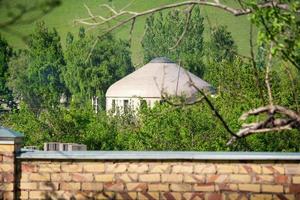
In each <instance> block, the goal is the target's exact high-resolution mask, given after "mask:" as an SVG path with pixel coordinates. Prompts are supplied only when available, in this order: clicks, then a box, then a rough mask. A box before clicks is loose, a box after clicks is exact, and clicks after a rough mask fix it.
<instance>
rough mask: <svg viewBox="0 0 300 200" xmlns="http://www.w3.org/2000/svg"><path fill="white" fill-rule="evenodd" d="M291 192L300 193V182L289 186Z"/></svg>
mask: <svg viewBox="0 0 300 200" xmlns="http://www.w3.org/2000/svg"><path fill="white" fill-rule="evenodd" d="M289 193H300V184H292V185H290V186H289Z"/></svg>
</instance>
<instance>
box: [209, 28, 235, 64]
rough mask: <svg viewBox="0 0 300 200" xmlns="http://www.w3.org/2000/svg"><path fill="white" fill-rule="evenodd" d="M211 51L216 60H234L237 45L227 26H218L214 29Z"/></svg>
mask: <svg viewBox="0 0 300 200" xmlns="http://www.w3.org/2000/svg"><path fill="white" fill-rule="evenodd" d="M210 47H211V48H210V53H211V54H212V57H213V58H214V59H215V61H217V62H220V61H222V60H227V61H233V59H234V57H235V54H236V52H237V46H236V44H235V42H234V40H233V37H232V35H231V33H230V32H229V31H228V30H227V28H226V26H217V27H216V28H214V29H213V30H212V35H211V42H210Z"/></svg>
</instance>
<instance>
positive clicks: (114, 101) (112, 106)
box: [111, 99, 116, 113]
mask: <svg viewBox="0 0 300 200" xmlns="http://www.w3.org/2000/svg"><path fill="white" fill-rule="evenodd" d="M111 112H112V113H115V112H116V100H114V99H113V100H112V101H111Z"/></svg>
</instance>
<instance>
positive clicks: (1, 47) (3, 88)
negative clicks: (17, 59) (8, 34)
mask: <svg viewBox="0 0 300 200" xmlns="http://www.w3.org/2000/svg"><path fill="white" fill-rule="evenodd" d="M11 56H12V49H11V47H10V46H9V45H8V43H7V42H6V40H5V39H4V38H2V36H1V35H0V100H1V99H3V100H4V101H9V100H12V95H11V91H10V90H9V89H8V87H7V79H8V77H9V73H8V63H9V60H10V57H11Z"/></svg>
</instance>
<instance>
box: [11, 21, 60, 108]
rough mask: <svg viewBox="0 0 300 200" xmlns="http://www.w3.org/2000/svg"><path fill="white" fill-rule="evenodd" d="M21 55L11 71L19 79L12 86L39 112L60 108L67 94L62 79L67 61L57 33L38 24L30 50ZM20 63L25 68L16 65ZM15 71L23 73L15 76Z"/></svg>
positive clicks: (42, 24) (30, 43) (31, 37)
mask: <svg viewBox="0 0 300 200" xmlns="http://www.w3.org/2000/svg"><path fill="white" fill-rule="evenodd" d="M18 56H20V58H19V59H18V58H17V59H16V60H14V61H13V63H12V64H11V67H12V70H10V71H11V72H12V73H13V74H12V77H15V78H16V79H15V80H12V79H11V83H10V85H11V87H12V88H14V89H15V91H14V92H16V93H18V94H19V95H20V97H21V98H22V99H23V100H24V101H25V102H26V104H27V105H28V106H29V108H31V109H34V110H36V111H39V110H40V109H41V108H49V107H52V106H56V105H58V104H59V100H60V97H61V95H62V94H63V93H64V91H65V87H64V85H63V82H62V81H61V78H60V76H61V75H60V74H61V71H62V69H63V68H64V65H65V62H64V58H63V52H62V48H61V45H60V37H59V35H58V33H57V31H56V30H55V29H53V30H52V31H50V30H48V28H47V27H46V26H45V24H44V23H38V24H37V26H36V30H35V32H34V33H33V34H32V35H30V37H29V42H28V51H26V52H23V53H21V54H18V55H17V57H18ZM20 62H21V63H20ZM18 64H21V65H20V66H16V65H18ZM13 69H17V70H16V72H21V73H20V74H18V73H14V72H13V71H14V70H13ZM22 70H24V71H23V72H22Z"/></svg>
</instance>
